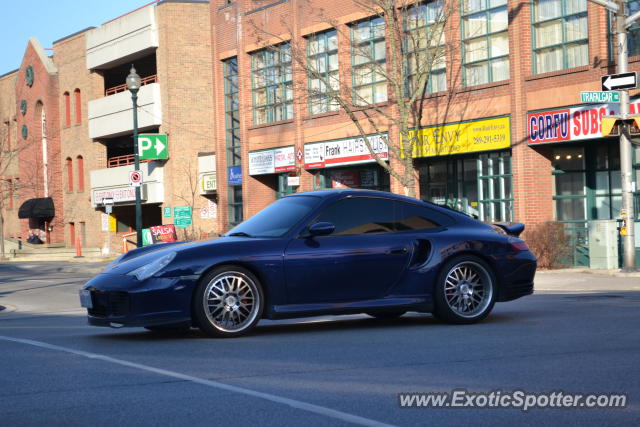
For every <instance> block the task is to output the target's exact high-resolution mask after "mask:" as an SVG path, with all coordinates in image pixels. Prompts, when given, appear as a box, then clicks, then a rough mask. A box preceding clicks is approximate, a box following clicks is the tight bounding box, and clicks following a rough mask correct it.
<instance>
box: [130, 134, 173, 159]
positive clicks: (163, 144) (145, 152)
mask: <svg viewBox="0 0 640 427" xmlns="http://www.w3.org/2000/svg"><path fill="white" fill-rule="evenodd" d="M167 147H168V146H167V135H166V134H151V133H145V134H140V135H138V155H139V156H140V159H141V160H156V159H168V158H169V150H168V148H167Z"/></svg>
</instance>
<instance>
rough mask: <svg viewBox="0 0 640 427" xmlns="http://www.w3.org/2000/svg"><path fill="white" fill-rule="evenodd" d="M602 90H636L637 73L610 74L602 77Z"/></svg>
mask: <svg viewBox="0 0 640 427" xmlns="http://www.w3.org/2000/svg"><path fill="white" fill-rule="evenodd" d="M600 79H601V81H602V90H620V89H634V88H635V87H636V85H637V82H636V73H635V72H631V73H622V74H609V75H606V76H602V77H601V78H600Z"/></svg>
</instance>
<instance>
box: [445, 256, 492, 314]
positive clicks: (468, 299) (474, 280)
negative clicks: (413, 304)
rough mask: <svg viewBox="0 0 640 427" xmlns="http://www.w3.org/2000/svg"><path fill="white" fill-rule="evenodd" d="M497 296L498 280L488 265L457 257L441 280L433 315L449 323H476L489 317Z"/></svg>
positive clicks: (475, 259) (480, 261) (469, 258)
mask: <svg viewBox="0 0 640 427" xmlns="http://www.w3.org/2000/svg"><path fill="white" fill-rule="evenodd" d="M495 294H496V280H495V276H494V274H493V272H492V271H491V268H490V267H489V266H488V265H487V263H486V262H484V261H483V260H481V259H480V258H478V257H475V256H471V255H467V256H461V257H457V258H454V259H452V260H451V261H449V262H447V263H446V264H445V266H444V268H443V269H442V272H441V273H440V275H439V277H438V282H437V283H436V287H435V292H434V296H435V311H434V313H433V314H434V315H435V316H436V317H437V318H439V319H441V320H443V321H445V322H449V323H458V324H464V323H475V322H478V321H480V320H482V319H484V318H485V317H487V316H488V315H489V313H490V312H491V310H492V309H493V305H494V303H495Z"/></svg>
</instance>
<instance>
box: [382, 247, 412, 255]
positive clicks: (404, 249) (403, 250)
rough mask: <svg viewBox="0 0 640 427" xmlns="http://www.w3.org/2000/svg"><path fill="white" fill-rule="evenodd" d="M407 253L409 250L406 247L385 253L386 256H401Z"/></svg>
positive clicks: (392, 249)
mask: <svg viewBox="0 0 640 427" xmlns="http://www.w3.org/2000/svg"><path fill="white" fill-rule="evenodd" d="M407 252H409V248H407V247H406V246H401V247H397V248H391V249H389V250H388V251H387V255H402V254H406V253H407Z"/></svg>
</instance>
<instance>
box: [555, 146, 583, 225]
mask: <svg viewBox="0 0 640 427" xmlns="http://www.w3.org/2000/svg"><path fill="white" fill-rule="evenodd" d="M553 169H554V170H553V174H554V177H555V196H554V197H553V198H554V200H555V201H556V218H557V219H558V221H577V220H583V221H584V220H585V219H586V214H587V213H586V199H587V196H586V192H585V187H586V175H585V157H584V149H583V148H582V147H566V148H557V149H555V150H554V152H553Z"/></svg>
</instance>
